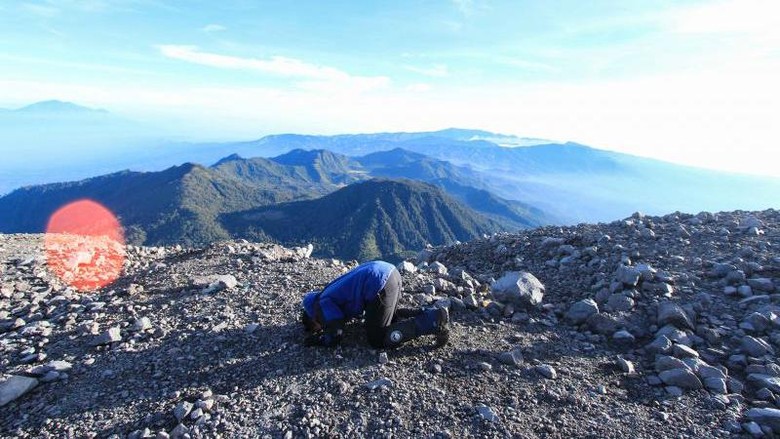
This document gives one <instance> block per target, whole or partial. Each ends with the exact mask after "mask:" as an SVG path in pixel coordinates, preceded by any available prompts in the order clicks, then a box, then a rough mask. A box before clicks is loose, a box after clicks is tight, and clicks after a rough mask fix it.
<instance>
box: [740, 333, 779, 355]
mask: <svg viewBox="0 0 780 439" xmlns="http://www.w3.org/2000/svg"><path fill="white" fill-rule="evenodd" d="M740 347H741V348H742V351H743V352H745V353H746V354H748V355H750V356H751V357H762V356H764V355H767V354H772V355H774V354H775V350H774V348H772V346H771V345H770V344H769V343H767V342H765V341H764V340H762V339H760V338H755V337H751V336H749V335H747V336H745V337H742V341H741V342H740Z"/></svg>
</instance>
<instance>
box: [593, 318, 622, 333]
mask: <svg viewBox="0 0 780 439" xmlns="http://www.w3.org/2000/svg"><path fill="white" fill-rule="evenodd" d="M587 325H588V328H590V330H591V331H593V332H595V333H597V334H601V335H612V334H614V333H615V332H616V331H617V330H618V327H619V324H618V322H617V321H616V320H615V319H614V318H613V317H611V316H608V315H606V314H601V313H599V314H593V315H591V316H590V317H588V320H587Z"/></svg>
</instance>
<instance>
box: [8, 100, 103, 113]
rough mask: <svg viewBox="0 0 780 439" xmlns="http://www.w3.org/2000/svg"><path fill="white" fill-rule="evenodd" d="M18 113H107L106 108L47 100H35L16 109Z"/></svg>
mask: <svg viewBox="0 0 780 439" xmlns="http://www.w3.org/2000/svg"><path fill="white" fill-rule="evenodd" d="M16 112H18V113H35V114H40V113H47V114H55V113H56V114H84V113H90V114H94V113H108V112H107V111H106V110H101V109H95V108H89V107H84V106H81V105H77V104H74V103H73V102H66V101H58V100H49V101H41V102H36V103H34V104H30V105H27V106H25V107H22V108H19V109H17V110H16Z"/></svg>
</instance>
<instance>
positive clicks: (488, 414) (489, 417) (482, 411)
mask: <svg viewBox="0 0 780 439" xmlns="http://www.w3.org/2000/svg"><path fill="white" fill-rule="evenodd" d="M475 409H476V410H477V414H479V416H480V417H481V418H482V419H484V420H486V421H488V422H501V418H500V417H499V416H498V414H496V412H495V411H494V410H493V409H492V408H491V407H488V406H486V405H484V404H478V405H477V406H476V407H475Z"/></svg>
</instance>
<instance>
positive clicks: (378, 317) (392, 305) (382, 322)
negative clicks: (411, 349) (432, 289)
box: [366, 270, 422, 349]
mask: <svg viewBox="0 0 780 439" xmlns="http://www.w3.org/2000/svg"><path fill="white" fill-rule="evenodd" d="M400 298H401V274H400V273H399V272H398V270H393V272H392V273H390V277H388V278H387V283H386V284H385V287H384V288H383V289H382V291H380V292H379V294H377V296H376V299H374V300H373V301H372V302H369V303H368V304H367V305H366V335H367V336H368V343H369V344H370V345H371V346H372V347H373V348H375V349H381V348H384V347H386V346H385V335H386V332H387V330H388V328H389V327H390V325H391V324H392V323H393V322H395V321H397V320H398V319H407V318H410V317H414V316H417V315H419V314H421V313H422V311H421V310H420V309H407V308H401V309H398V300H399V299H400Z"/></svg>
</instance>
